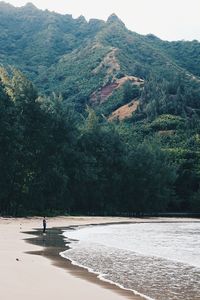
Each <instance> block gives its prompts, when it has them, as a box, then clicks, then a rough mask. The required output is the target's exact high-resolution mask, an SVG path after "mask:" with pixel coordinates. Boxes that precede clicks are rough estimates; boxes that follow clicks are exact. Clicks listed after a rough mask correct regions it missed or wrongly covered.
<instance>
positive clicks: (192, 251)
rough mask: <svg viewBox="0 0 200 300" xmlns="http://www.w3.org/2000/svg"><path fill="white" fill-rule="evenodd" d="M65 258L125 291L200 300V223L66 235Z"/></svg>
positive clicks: (117, 227) (81, 230)
mask: <svg viewBox="0 0 200 300" xmlns="http://www.w3.org/2000/svg"><path fill="white" fill-rule="evenodd" d="M63 234H64V236H65V239H66V241H67V242H71V244H70V247H71V249H69V250H67V251H65V252H63V253H62V254H61V255H62V256H63V257H66V258H68V259H70V260H71V261H72V263H74V264H76V265H80V266H82V267H84V268H87V269H88V270H89V271H90V272H94V273H96V274H98V275H99V277H100V278H101V279H102V280H107V281H110V282H112V283H114V284H116V285H119V286H120V287H122V288H125V289H129V290H132V291H133V292H135V293H138V294H140V295H143V296H144V297H145V298H146V299H156V300H168V299H177V300H179V299H180V300H183V299H184V300H197V299H198V300H200V222H180V223H135V224H117V225H106V226H102V225H101V226H87V227H81V228H78V229H76V230H74V229H72V230H66V231H65V232H64V233H63Z"/></svg>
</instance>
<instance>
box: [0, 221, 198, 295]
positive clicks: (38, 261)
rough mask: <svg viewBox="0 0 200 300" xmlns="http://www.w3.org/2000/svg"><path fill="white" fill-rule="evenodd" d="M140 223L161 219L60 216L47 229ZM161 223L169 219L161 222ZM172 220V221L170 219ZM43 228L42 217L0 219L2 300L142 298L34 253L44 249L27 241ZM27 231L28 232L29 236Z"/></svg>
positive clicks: (49, 222)
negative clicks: (114, 223)
mask: <svg viewBox="0 0 200 300" xmlns="http://www.w3.org/2000/svg"><path fill="white" fill-rule="evenodd" d="M138 221H139V222H141V221H143V222H149V221H151V222H153V221H155V222H157V221H158V219H151V220H149V219H146V220H145V219H142V220H140V219H129V218H107V217H106V218H101V217H74V218H73V217H57V218H49V219H48V220H47V228H52V227H66V226H70V225H84V224H102V223H110V222H138ZM162 221H167V220H165V219H162ZM170 221H173V220H172V219H170ZM174 221H176V220H174ZM178 221H179V222H180V221H181V220H180V219H179V220H178ZM192 221H194V219H193V220H192ZM41 226H42V218H22V219H21V218H20V219H12V218H8V219H5V218H0V295H1V299H2V300H27V299H29V300H36V299H39V300H40V299H41V300H47V299H48V300H55V299H57V300H64V299H70V300H83V299H84V300H125V299H134V300H139V299H142V298H141V297H139V296H135V295H134V294H133V293H132V292H125V291H123V290H121V289H119V288H117V287H116V286H114V285H111V284H108V283H103V282H102V281H100V280H99V279H97V278H96V276H95V275H91V274H89V273H88V272H87V271H86V270H83V269H82V270H81V271H80V268H78V270H76V268H75V269H73V268H72V267H70V266H69V262H68V261H67V260H66V262H65V261H64V262H63V263H62V262H59V261H58V263H57V264H55V260H54V261H53V260H52V259H50V257H48V255H47V256H45V255H35V254H33V253H38V254H39V253H40V252H42V251H44V249H43V248H42V247H41V246H36V245H34V244H31V243H28V242H27V241H26V240H25V239H27V238H33V234H31V232H32V231H33V229H37V228H41ZM24 232H29V234H27V233H24ZM28 252H29V253H28ZM30 252H31V253H32V254H30ZM62 264H65V266H63V265H62Z"/></svg>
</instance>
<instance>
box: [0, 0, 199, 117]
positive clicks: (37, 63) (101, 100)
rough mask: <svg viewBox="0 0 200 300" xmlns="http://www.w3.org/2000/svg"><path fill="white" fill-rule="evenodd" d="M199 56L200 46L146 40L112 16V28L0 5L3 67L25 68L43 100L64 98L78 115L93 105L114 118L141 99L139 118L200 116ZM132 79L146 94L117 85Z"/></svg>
mask: <svg viewBox="0 0 200 300" xmlns="http://www.w3.org/2000/svg"><path fill="white" fill-rule="evenodd" d="M199 54H200V43H199V42H197V41H193V42H183V41H180V42H167V41H162V40H160V39H158V38H156V37H155V36H153V35H147V36H142V35H139V34H137V33H135V32H131V31H129V30H128V29H127V28H126V27H125V25H124V24H123V22H122V21H121V20H120V19H119V18H118V17H117V16H116V15H114V14H113V15H111V16H110V17H109V18H108V20H107V22H104V21H101V20H95V19H92V20H90V21H89V22H87V21H86V20H85V19H84V17H82V16H81V17H79V18H78V19H73V18H72V16H71V15H60V14H57V13H54V12H49V11H47V10H46V11H42V10H39V9H37V8H36V7H35V6H34V5H32V4H31V3H28V4H27V5H25V6H24V7H21V8H15V7H13V6H11V5H9V4H6V3H5V2H0V63H1V64H2V65H3V66H7V65H13V66H15V67H16V68H18V69H20V70H21V71H22V72H23V73H25V74H26V75H27V77H28V78H29V79H31V80H32V81H33V82H34V83H35V84H36V86H37V87H38V88H39V90H40V91H41V93H44V92H45V93H47V94H51V93H52V92H57V93H61V94H62V95H63V97H64V99H65V101H67V102H68V103H72V104H73V105H75V107H76V108H77V109H78V110H80V111H81V110H84V109H85V105H86V104H92V105H95V106H96V109H97V110H99V112H101V113H103V114H104V115H105V116H109V115H110V114H111V113H112V112H113V111H114V110H115V109H118V108H119V107H120V106H123V105H124V104H126V103H129V102H130V101H132V100H134V98H137V99H136V100H140V105H139V106H138V110H137V111H136V113H134V114H138V111H139V112H140V113H139V116H138V117H139V118H143V117H144V118H146V117H147V118H151V119H152V118H155V117H156V116H158V115H160V114H166V113H169V114H171V113H172V114H178V115H182V116H183V115H192V114H194V113H198V109H199V108H200V105H199V96H198V95H199V86H200V79H199V77H198V76H199V75H200V63H199ZM127 76H134V77H137V78H138V80H144V88H143V85H142V86H138V89H137V91H136V87H135V85H134V84H132V83H133V82H132V81H130V80H124V83H126V86H124V84H123V85H121V84H119V81H118V80H119V79H121V78H127ZM127 81H128V83H127ZM180 82H181V84H180ZM128 85H129V86H128ZM180 85H181V86H182V88H180ZM128 89H129V90H130V92H129V93H127V90H128ZM107 91H108V92H107ZM128 94H129V96H127V95H128ZM102 95H103V96H102ZM131 95H132V98H131ZM94 99H95V101H94ZM175 107H178V108H177V109H176V108H175Z"/></svg>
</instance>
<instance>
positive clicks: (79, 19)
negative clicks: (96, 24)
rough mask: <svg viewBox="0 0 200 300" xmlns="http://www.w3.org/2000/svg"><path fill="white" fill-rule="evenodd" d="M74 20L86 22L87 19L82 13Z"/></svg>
mask: <svg viewBox="0 0 200 300" xmlns="http://www.w3.org/2000/svg"><path fill="white" fill-rule="evenodd" d="M76 20H77V21H79V22H80V23H87V20H86V18H85V17H84V16H83V15H80V16H79V17H78V18H77V19H76Z"/></svg>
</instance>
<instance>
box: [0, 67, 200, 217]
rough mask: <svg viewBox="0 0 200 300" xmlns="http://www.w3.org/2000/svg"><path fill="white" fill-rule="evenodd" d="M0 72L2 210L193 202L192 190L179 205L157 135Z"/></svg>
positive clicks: (164, 206)
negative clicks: (113, 121) (146, 135)
mask: <svg viewBox="0 0 200 300" xmlns="http://www.w3.org/2000/svg"><path fill="white" fill-rule="evenodd" d="M0 78H1V81H0V108H1V109H0V128H1V130H0V170H1V172H0V214H1V215H13V216H19V215H28V214H52V213H72V214H75V213H81V214H99V215H100V214H110V215H116V214H123V213H133V212H162V211H171V210H175V211H197V210H198V200H195V199H198V192H197V193H192V194H189V195H188V198H187V199H184V201H187V203H189V204H187V205H185V206H183V200H182V199H181V197H179V195H180V191H179V190H177V188H178V187H179V188H180V187H181V180H183V182H184V179H185V178H183V179H182V178H181V177H180V176H179V174H178V172H177V170H179V171H180V168H177V162H176V161H174V159H172V158H171V157H170V155H169V153H168V152H167V151H164V150H162V149H161V147H160V146H159V144H158V143H157V140H155V139H146V140H145V139H142V138H141V133H139V132H137V131H135V132H134V130H133V129H132V130H131V131H130V127H126V125H124V126H123V125H117V124H110V123H109V122H107V121H106V120H105V119H104V118H101V117H99V116H97V115H96V113H95V112H94V110H92V109H90V108H87V110H86V112H85V114H82V115H81V114H78V113H77V112H75V111H74V110H73V109H72V108H71V107H69V106H68V105H67V104H66V101H64V99H63V98H62V97H61V96H59V95H55V94H53V95H52V96H51V97H45V96H39V95H38V93H37V90H36V89H35V88H34V86H33V85H32V83H31V82H29V81H28V80H27V79H26V78H25V77H24V76H23V75H22V74H21V73H19V72H18V71H16V70H12V72H8V73H7V72H5V70H3V69H2V70H1V73H0ZM181 174H182V173H181ZM177 183H178V184H177ZM197 190H198V187H195V191H197ZM195 197H196V198H195Z"/></svg>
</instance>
